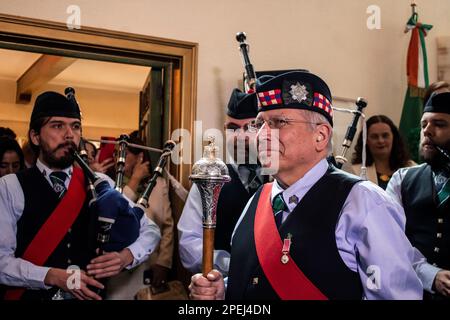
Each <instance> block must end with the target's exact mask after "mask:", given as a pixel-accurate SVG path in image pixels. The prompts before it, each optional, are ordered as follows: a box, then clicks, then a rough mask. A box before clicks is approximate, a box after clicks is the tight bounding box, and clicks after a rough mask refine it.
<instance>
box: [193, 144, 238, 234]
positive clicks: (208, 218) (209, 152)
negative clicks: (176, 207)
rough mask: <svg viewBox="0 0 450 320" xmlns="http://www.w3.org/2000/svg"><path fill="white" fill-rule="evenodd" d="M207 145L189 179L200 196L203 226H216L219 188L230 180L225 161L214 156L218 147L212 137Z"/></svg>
mask: <svg viewBox="0 0 450 320" xmlns="http://www.w3.org/2000/svg"><path fill="white" fill-rule="evenodd" d="M208 140H209V145H207V146H205V149H204V151H203V158H201V159H200V160H198V161H197V162H196V163H195V164H194V166H193V167H192V174H191V175H190V176H189V179H190V180H191V181H192V182H194V183H195V184H196V185H197V188H198V190H199V192H200V196H201V198H202V208H203V228H208V229H209V228H215V227H216V211H217V201H218V200H219V194H220V190H221V189H222V187H223V185H224V184H225V183H226V182H229V181H230V180H231V178H230V176H229V175H228V168H227V166H226V165H225V163H224V162H223V161H222V160H220V159H218V158H217V157H216V155H217V153H218V151H219V148H218V147H217V146H216V145H215V143H214V137H209V139H208Z"/></svg>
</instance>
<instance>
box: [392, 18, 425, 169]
mask: <svg viewBox="0 0 450 320" xmlns="http://www.w3.org/2000/svg"><path fill="white" fill-rule="evenodd" d="M432 27H433V26H432V25H428V24H422V23H420V22H418V14H417V13H414V14H413V15H412V16H411V18H410V19H409V20H408V23H407V25H406V31H405V32H411V40H410V42H409V47H408V58H407V65H406V73H407V75H408V89H407V90H406V96H405V102H404V104H403V112H402V118H401V120H400V131H401V132H402V133H403V135H404V137H405V138H406V140H407V143H408V146H409V149H410V152H411V157H412V158H413V159H414V160H415V161H418V158H419V156H418V150H419V140H420V118H421V117H422V110H423V96H424V93H425V89H426V88H427V87H428V85H429V83H428V62H427V50H426V46H425V37H426V35H427V32H428V31H429V30H430V29H431V28H432Z"/></svg>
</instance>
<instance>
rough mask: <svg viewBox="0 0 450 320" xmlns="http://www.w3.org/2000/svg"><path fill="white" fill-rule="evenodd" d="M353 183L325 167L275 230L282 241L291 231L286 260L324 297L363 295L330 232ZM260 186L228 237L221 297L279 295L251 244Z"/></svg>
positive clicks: (341, 173) (264, 297)
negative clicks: (226, 274) (227, 263)
mask: <svg viewBox="0 0 450 320" xmlns="http://www.w3.org/2000/svg"><path fill="white" fill-rule="evenodd" d="M359 181H360V180H359V179H357V178H356V177H355V176H352V175H349V174H347V173H344V172H343V171H341V170H338V169H335V168H333V167H330V168H329V169H328V171H327V173H326V174H325V175H324V176H323V177H322V178H321V179H319V181H318V182H317V183H316V184H314V186H312V188H311V189H310V190H309V191H308V192H307V193H306V195H305V196H304V197H303V199H302V200H301V201H300V203H299V204H298V205H297V206H296V207H295V209H294V211H293V212H291V214H290V215H289V216H288V217H287V218H286V220H285V221H284V223H283V224H282V225H281V226H280V229H279V232H280V235H281V238H282V239H284V238H286V237H287V234H288V233H290V234H291V235H292V241H293V243H292V246H291V252H290V254H291V257H292V259H293V260H294V261H295V263H296V264H297V265H298V267H299V268H300V269H301V270H302V272H303V273H304V274H305V275H306V276H307V277H308V279H309V280H310V281H311V282H312V283H313V284H314V285H315V286H316V287H317V288H318V289H319V290H320V291H321V292H322V293H323V294H325V295H326V296H327V297H328V298H329V299H361V298H362V295H363V291H362V286H361V281H360V278H359V275H358V273H356V272H353V271H352V270H350V269H349V268H348V267H347V266H346V265H345V263H344V262H343V261H342V258H341V257H340V255H339V251H338V249H337V246H336V236H335V228H336V225H337V223H338V221H339V214H340V212H341V209H342V206H343V204H344V203H345V200H346V199H347V196H348V194H349V193H350V190H351V189H352V187H353V185H354V184H355V183H357V182H359ZM261 190H262V189H260V190H259V191H257V192H256V194H255V198H254V199H253V201H252V203H251V205H250V207H249V210H248V211H247V214H246V215H245V217H244V219H243V220H242V222H241V223H240V225H239V227H238V228H237V230H236V233H235V235H234V237H233V246H232V248H231V262H230V273H229V278H228V287H227V299H232V300H240V299H261V300H277V299H279V297H278V295H277V294H276V292H275V291H274V290H273V289H272V287H271V285H270V283H269V282H268V280H267V278H266V277H265V275H264V273H263V271H262V269H261V266H260V264H259V261H258V258H257V254H256V248H255V240H254V232H253V230H254V220H255V213H256V207H257V203H258V200H259V197H260V194H261ZM280 258H281V252H280ZM299 290H301V289H300V288H299Z"/></svg>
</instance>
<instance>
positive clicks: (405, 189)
mask: <svg viewBox="0 0 450 320" xmlns="http://www.w3.org/2000/svg"><path fill="white" fill-rule="evenodd" d="M401 194H402V202H403V208H404V209H405V214H406V236H407V237H408V239H409V241H410V242H411V244H412V245H413V246H414V247H416V248H417V249H418V250H419V251H420V252H421V253H422V254H423V255H424V256H425V257H426V258H427V261H428V262H429V263H431V264H435V265H437V266H438V267H440V268H443V269H447V270H450V205H449V203H448V202H447V204H445V205H444V206H443V208H439V209H438V208H437V195H436V190H435V185H434V180H433V173H432V171H431V167H430V166H429V165H421V166H417V167H412V168H409V169H408V171H407V173H406V175H405V177H404V178H403V182H402V187H401Z"/></svg>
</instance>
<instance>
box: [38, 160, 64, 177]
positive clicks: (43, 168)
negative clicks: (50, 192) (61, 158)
mask: <svg viewBox="0 0 450 320" xmlns="http://www.w3.org/2000/svg"><path fill="white" fill-rule="evenodd" d="M36 167H37V168H38V169H39V171H40V172H41V173H42V175H43V176H44V177H46V178H47V179H49V176H50V174H51V173H52V172H54V171H64V172H65V173H66V174H67V176H68V177H69V179H70V178H71V177H72V171H73V166H72V165H70V166H69V167H67V168H65V169H63V170H52V169H50V168H49V167H47V166H46V165H45V164H44V163H42V161H41V160H39V159H37V161H36Z"/></svg>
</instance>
